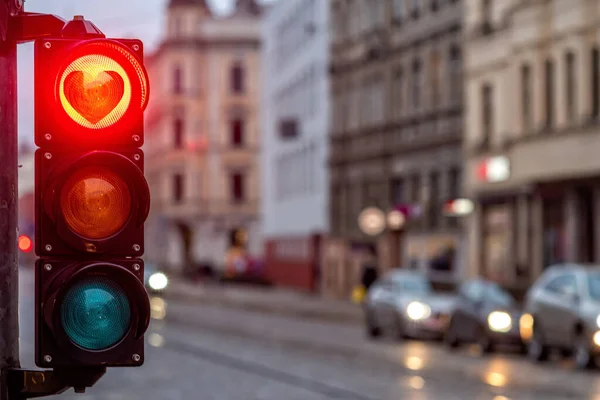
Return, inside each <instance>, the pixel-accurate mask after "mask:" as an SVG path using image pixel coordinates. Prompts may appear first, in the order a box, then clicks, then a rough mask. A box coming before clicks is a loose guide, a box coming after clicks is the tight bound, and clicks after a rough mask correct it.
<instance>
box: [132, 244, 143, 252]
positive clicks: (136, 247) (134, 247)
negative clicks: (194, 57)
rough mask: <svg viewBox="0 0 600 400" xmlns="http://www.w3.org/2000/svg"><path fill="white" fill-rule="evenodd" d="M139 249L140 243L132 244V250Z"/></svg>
mask: <svg viewBox="0 0 600 400" xmlns="http://www.w3.org/2000/svg"><path fill="white" fill-rule="evenodd" d="M140 249H141V247H140V245H139V244H134V245H133V250H134V251H140Z"/></svg>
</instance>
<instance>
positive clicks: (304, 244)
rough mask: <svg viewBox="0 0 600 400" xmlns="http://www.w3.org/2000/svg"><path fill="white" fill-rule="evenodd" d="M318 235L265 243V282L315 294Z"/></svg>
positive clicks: (318, 269) (318, 275)
mask: <svg viewBox="0 0 600 400" xmlns="http://www.w3.org/2000/svg"><path fill="white" fill-rule="evenodd" d="M321 240H322V236H321V235H310V236H298V237H286V238H277V239H272V240H267V242H266V244H265V265H266V275H267V279H268V280H269V281H270V282H271V283H272V284H274V285H276V286H282V287H287V288H290V289H296V290H301V291H305V292H316V291H318V289H319V286H320V285H319V282H320V270H321V268H320V262H319V260H320V252H321Z"/></svg>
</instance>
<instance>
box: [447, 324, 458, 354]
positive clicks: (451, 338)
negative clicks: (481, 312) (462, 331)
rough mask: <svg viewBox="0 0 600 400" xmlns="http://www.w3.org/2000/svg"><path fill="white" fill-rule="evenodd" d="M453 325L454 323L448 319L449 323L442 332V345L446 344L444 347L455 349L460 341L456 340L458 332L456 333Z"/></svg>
mask: <svg viewBox="0 0 600 400" xmlns="http://www.w3.org/2000/svg"><path fill="white" fill-rule="evenodd" d="M455 326H456V324H454V323H453V322H452V320H450V325H449V326H448V329H446V333H445V334H444V345H446V347H447V348H449V349H456V348H457V347H458V346H460V341H459V340H458V334H457V333H456V328H455Z"/></svg>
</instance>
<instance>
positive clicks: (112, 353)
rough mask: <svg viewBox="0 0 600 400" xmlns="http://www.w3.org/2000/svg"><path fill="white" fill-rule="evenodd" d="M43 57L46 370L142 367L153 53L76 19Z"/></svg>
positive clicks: (39, 55)
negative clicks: (147, 65)
mask: <svg viewBox="0 0 600 400" xmlns="http://www.w3.org/2000/svg"><path fill="white" fill-rule="evenodd" d="M34 48H35V54H34V57H35V78H34V82H35V89H34V93H35V143H36V145H37V146H38V147H39V149H38V150H37V151H36V157H35V198H36V199H35V200H36V205H35V207H36V224H35V225H36V226H35V229H36V233H35V244H36V246H35V250H36V254H37V255H38V256H39V257H40V259H39V260H38V261H37V262H36V268H35V277H36V283H35V288H36V299H35V315H36V317H35V332H36V333H35V341H36V348H35V361H36V365H38V366H39V367H43V368H55V369H58V370H60V371H65V370H69V371H72V370H74V369H77V368H88V369H91V370H92V371H97V368H104V367H115V366H140V365H142V364H143V362H144V333H145V331H146V329H147V327H148V323H149V319H150V303H149V300H148V295H147V293H146V290H145V287H144V264H143V262H142V261H141V260H140V259H139V257H141V256H142V255H143V252H144V222H145V220H146V218H147V216H148V212H149V209H150V192H149V189H148V184H147V182H146V179H145V177H144V173H143V171H144V153H143V151H142V150H141V149H140V147H141V146H142V144H143V143H144V124H143V113H144V110H145V108H146V105H147V103H148V96H149V82H148V76H147V73H146V71H145V69H144V62H143V60H144V59H143V45H142V43H141V42H140V41H139V40H131V39H107V38H105V37H104V35H103V34H102V32H100V31H99V30H98V29H97V27H95V26H94V25H93V24H92V23H90V22H89V21H86V20H84V19H83V18H82V17H76V18H75V19H74V20H73V21H71V22H69V23H68V24H67V25H66V26H65V27H64V29H63V32H62V35H61V37H46V38H42V39H37V40H36V42H35V45H34Z"/></svg>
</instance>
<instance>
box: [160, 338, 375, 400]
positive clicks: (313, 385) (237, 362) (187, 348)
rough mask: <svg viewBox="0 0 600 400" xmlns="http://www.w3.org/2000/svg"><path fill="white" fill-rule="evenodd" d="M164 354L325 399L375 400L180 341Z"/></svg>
mask: <svg viewBox="0 0 600 400" xmlns="http://www.w3.org/2000/svg"><path fill="white" fill-rule="evenodd" d="M164 349H165V350H169V351H173V352H177V353H180V354H183V355H186V356H189V355H193V356H194V357H198V358H200V359H202V360H204V361H208V362H210V363H213V364H217V365H220V366H222V367H226V368H230V369H235V370H237V371H241V372H244V373H248V374H252V375H255V376H258V377H260V378H264V379H268V380H271V381H275V382H278V383H282V384H286V385H289V386H293V387H295V388H298V389H303V390H306V391H309V392H312V393H315V394H319V395H324V396H326V397H329V398H331V399H344V400H378V398H377V397H373V396H369V395H367V394H364V393H360V392H357V391H354V390H349V389H346V388H343V387H340V386H336V385H332V384H329V383H325V382H322V381H319V380H316V379H311V378H307V377H303V376H299V375H296V374H292V373H288V372H285V371H282V370H279V369H275V368H272V367H269V366H267V365H264V364H262V363H259V362H254V361H249V360H244V359H241V358H238V357H234V356H231V355H228V354H225V353H222V352H219V351H215V350H212V349H208V348H205V347H200V346H196V345H190V344H186V343H184V342H183V341H178V340H169V341H168V343H167V344H165V346H164Z"/></svg>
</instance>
